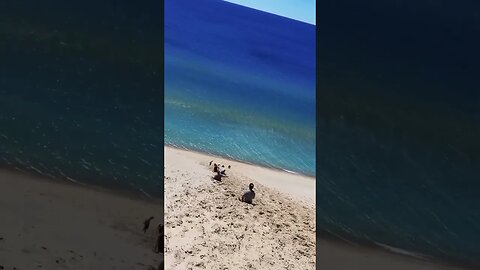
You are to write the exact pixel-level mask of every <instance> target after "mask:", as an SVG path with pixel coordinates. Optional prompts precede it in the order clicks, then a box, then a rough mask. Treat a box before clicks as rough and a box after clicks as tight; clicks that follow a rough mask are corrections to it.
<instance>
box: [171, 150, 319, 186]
mask: <svg viewBox="0 0 480 270" xmlns="http://www.w3.org/2000/svg"><path fill="white" fill-rule="evenodd" d="M164 146H165V147H170V148H175V149H179V150H184V151H190V152H195V153H199V154H204V155H207V156H211V157H216V158H221V159H224V160H229V161H232V162H239V163H243V164H247V165H251V166H257V167H261V168H265V169H270V170H275V171H280V172H285V173H290V174H293V175H300V176H304V177H309V178H312V180H315V179H316V178H317V176H316V175H310V174H307V173H302V172H296V171H292V170H288V169H284V168H279V167H274V166H267V165H264V164H256V163H253V162H250V161H247V160H242V159H234V158H231V157H227V156H222V155H220V154H214V153H209V152H206V151H202V150H198V149H191V148H187V147H183V146H178V145H172V144H164Z"/></svg>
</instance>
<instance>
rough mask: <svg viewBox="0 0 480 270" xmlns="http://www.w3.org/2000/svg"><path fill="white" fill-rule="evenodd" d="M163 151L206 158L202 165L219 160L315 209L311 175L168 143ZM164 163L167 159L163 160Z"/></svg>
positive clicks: (240, 172)
mask: <svg viewBox="0 0 480 270" xmlns="http://www.w3.org/2000/svg"><path fill="white" fill-rule="evenodd" d="M164 149H165V150H164V151H165V152H167V151H169V149H170V150H174V151H177V152H181V153H183V155H185V156H186V157H190V158H192V157H193V158H195V159H199V158H200V159H203V158H205V159H208V161H205V164H204V165H208V164H207V163H208V162H209V161H210V160H213V161H214V163H219V162H218V161H221V163H222V164H223V165H231V166H232V168H231V169H227V168H225V169H227V174H228V171H231V172H232V173H236V174H237V175H238V174H241V175H243V176H245V177H247V178H250V179H255V180H256V181H258V182H259V183H261V184H262V185H265V186H267V187H269V188H272V189H274V190H276V191H279V192H281V193H282V194H284V195H287V196H289V197H290V198H292V199H298V200H299V201H300V202H302V203H304V204H305V205H308V207H310V208H313V209H315V192H316V191H315V185H316V181H315V178H314V177H312V176H305V175H302V174H296V173H289V172H286V171H284V170H282V169H276V168H269V167H265V166H261V165H256V164H250V163H246V162H243V161H238V160H233V159H231V158H224V157H221V156H216V155H212V154H209V153H205V152H200V151H196V150H190V149H184V148H180V147H173V146H170V145H167V144H165V145H164ZM164 163H165V164H166V163H167V161H166V160H165V161H164ZM165 174H166V173H165Z"/></svg>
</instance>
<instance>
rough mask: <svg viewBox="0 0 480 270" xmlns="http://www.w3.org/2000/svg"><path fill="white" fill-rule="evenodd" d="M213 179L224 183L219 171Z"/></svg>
mask: <svg viewBox="0 0 480 270" xmlns="http://www.w3.org/2000/svg"><path fill="white" fill-rule="evenodd" d="M213 179H215V180H217V181H222V175H221V174H220V172H218V171H217V174H216V175H215V176H214V177H213Z"/></svg>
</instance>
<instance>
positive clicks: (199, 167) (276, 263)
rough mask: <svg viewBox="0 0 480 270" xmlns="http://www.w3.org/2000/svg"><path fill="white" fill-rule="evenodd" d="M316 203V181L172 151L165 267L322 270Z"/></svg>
mask: <svg viewBox="0 0 480 270" xmlns="http://www.w3.org/2000/svg"><path fill="white" fill-rule="evenodd" d="M211 160H213V161H214V162H216V163H220V164H223V165H225V167H227V166H228V165H231V166H232V168H231V169H230V170H229V169H227V174H228V175H229V176H228V177H226V178H223V180H222V181H221V182H218V181H216V180H213V179H212V176H213V175H214V174H213V173H212V171H211V168H209V162H210V161H211ZM250 182H252V183H254V184H255V191H256V198H255V200H254V204H255V205H250V204H246V203H243V202H241V201H239V200H238V196H239V195H241V194H242V191H244V190H245V189H247V187H248V184H249V183H250ZM277 182H279V183H277ZM314 204H315V182H314V179H313V178H311V177H306V176H302V175H295V174H291V173H287V172H282V171H277V170H271V169H267V168H262V167H257V166H254V165H249V164H244V163H240V162H235V161H231V160H227V159H222V158H218V157H211V156H208V155H204V154H200V153H196V152H191V151H184V150H179V149H175V148H170V147H165V235H166V244H165V245H166V249H165V266H166V269H315V250H316V244H315V209H314Z"/></svg>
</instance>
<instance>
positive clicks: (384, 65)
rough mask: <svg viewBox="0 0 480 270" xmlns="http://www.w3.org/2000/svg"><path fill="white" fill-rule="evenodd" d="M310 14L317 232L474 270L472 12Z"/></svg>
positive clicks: (477, 202) (478, 42)
mask: <svg viewBox="0 0 480 270" xmlns="http://www.w3.org/2000/svg"><path fill="white" fill-rule="evenodd" d="M318 8H319V10H320V13H319V14H317V18H319V23H318V25H319V27H318V33H317V34H318V35H317V39H318V41H317V42H318V44H319V50H318V54H319V55H318V57H319V59H320V66H319V68H318V69H317V71H318V89H319V90H318V99H317V100H318V103H317V108H318V111H319V114H318V125H319V129H318V133H317V136H318V138H319V139H318V140H317V142H318V149H319V151H318V154H319V155H318V167H317V172H318V173H317V219H318V226H319V227H320V229H321V230H322V231H324V232H328V233H330V234H335V235H338V236H340V237H343V238H347V239H353V240H355V241H360V242H369V243H372V242H377V243H383V244H386V245H389V246H393V247H397V248H401V249H404V250H408V251H411V252H416V253H422V254H426V255H428V256H433V257H435V258H439V259H444V260H448V261H455V262H457V263H463V264H470V265H474V266H476V267H480V196H479V194H480V141H479V138H480V125H479V124H480V122H479V121H480V118H479V116H480V106H479V105H480V92H479V90H480V80H479V77H478V74H480V67H479V65H478V63H480V51H479V50H478V48H480V17H479V16H478V10H480V9H479V8H480V4H479V3H478V2H475V1H370V2H368V3H367V2H359V1H349V0H344V1H320V2H319V6H318ZM320 244H321V242H320Z"/></svg>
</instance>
